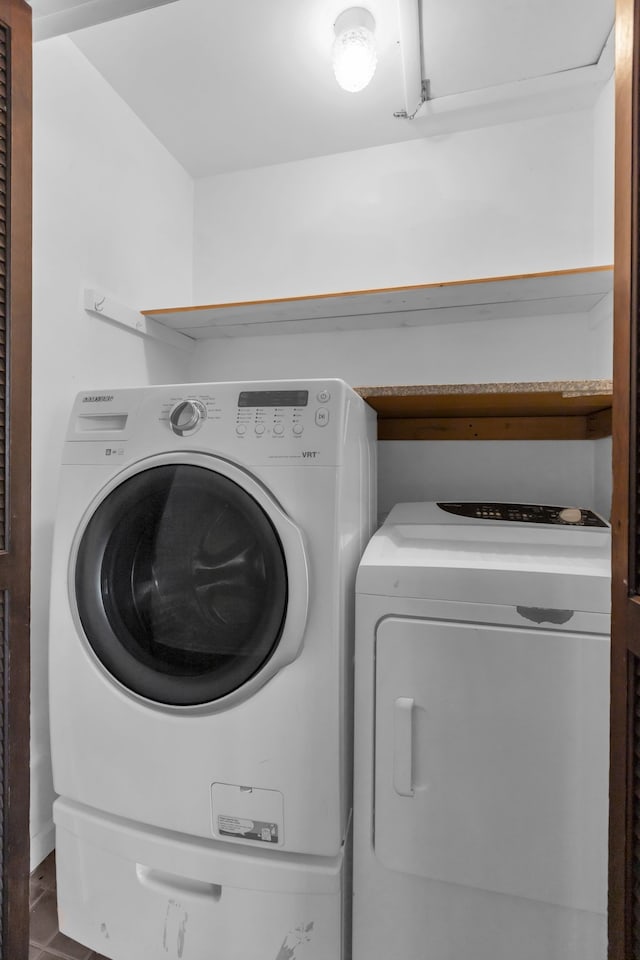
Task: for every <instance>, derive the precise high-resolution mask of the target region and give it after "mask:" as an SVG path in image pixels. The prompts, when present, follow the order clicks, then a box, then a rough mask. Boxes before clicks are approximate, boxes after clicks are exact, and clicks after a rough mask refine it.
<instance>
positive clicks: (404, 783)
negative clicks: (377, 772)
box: [393, 697, 414, 797]
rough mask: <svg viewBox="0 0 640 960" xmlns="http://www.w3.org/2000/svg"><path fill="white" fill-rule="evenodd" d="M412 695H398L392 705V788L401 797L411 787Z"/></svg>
mask: <svg viewBox="0 0 640 960" xmlns="http://www.w3.org/2000/svg"><path fill="white" fill-rule="evenodd" d="M413 707H414V701H413V697H398V699H397V700H396V701H395V703H394V705H393V788H394V790H395V791H396V793H397V794H399V795H400V796H401V797H412V796H413V795H414V789H413Z"/></svg>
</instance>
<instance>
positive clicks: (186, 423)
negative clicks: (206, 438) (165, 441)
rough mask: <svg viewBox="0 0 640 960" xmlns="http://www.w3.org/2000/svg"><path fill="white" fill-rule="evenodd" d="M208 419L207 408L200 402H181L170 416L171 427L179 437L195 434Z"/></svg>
mask: <svg viewBox="0 0 640 960" xmlns="http://www.w3.org/2000/svg"><path fill="white" fill-rule="evenodd" d="M206 419H207V408H206V407H205V405H204V404H203V403H200V401H199V400H181V401H180V402H179V403H176V405H175V407H174V408H173V410H172V411H171V413H170V414H169V425H170V427H171V429H172V430H173V432H174V433H175V434H177V436H179V437H184V436H186V434H188V433H193V432H194V431H195V430H197V429H198V427H199V426H201V424H202V422H203V421H204V420H206Z"/></svg>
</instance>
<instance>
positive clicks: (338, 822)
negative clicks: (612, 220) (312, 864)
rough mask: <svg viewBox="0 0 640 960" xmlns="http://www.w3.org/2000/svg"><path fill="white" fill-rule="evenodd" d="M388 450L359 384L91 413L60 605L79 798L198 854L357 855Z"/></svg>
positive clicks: (171, 397)
mask: <svg viewBox="0 0 640 960" xmlns="http://www.w3.org/2000/svg"><path fill="white" fill-rule="evenodd" d="M374 441H375V415H374V413H373V411H372V410H371V409H370V408H369V407H368V406H367V405H366V404H365V403H364V402H363V401H362V400H361V399H360V397H358V396H357V395H356V393H355V392H354V391H352V390H351V389H350V388H349V387H347V385H346V384H344V383H343V382H342V381H339V380H313V381H293V382H260V383H215V384H190V385H184V386H156V387H145V388H140V389H118V390H101V391H92V392H86V393H82V394H80V395H79V396H78V398H77V400H76V403H75V405H74V408H73V412H72V415H71V420H70V424H69V428H68V433H67V437H66V442H65V445H64V453H63V465H62V474H61V484H60V500H59V506H58V516H57V526H56V533H55V546H54V557H53V580H52V595H51V597H52V599H51V639H50V654H51V667H50V681H51V737H52V753H53V772H54V781H55V789H56V791H57V793H58V794H60V795H61V796H62V797H64V798H68V799H70V800H73V801H77V802H80V803H82V804H85V805H87V806H89V807H91V808H93V809H95V810H98V811H103V812H106V813H109V814H115V815H117V816H120V817H125V818H128V819H130V820H132V821H136V822H138V823H144V824H148V825H155V826H159V827H162V828H165V829H170V830H174V831H178V832H180V833H184V834H190V835H192V836H199V837H206V838H211V837H215V838H217V839H218V840H220V841H232V842H234V843H244V844H257V845H260V846H263V847H265V846H268V847H270V848H277V849H279V850H289V851H296V852H298V853H309V854H324V855H332V854H335V853H336V852H337V851H338V850H339V848H340V846H341V844H342V842H343V839H344V835H345V828H346V819H347V816H348V812H349V809H350V795H349V790H350V787H349V784H350V776H349V773H348V766H349V746H348V742H349V724H350V721H349V715H350V711H351V704H350V701H349V688H350V663H351V660H352V615H353V601H352V593H353V588H354V580H355V572H356V567H357V563H358V561H359V558H360V556H361V553H362V550H363V549H364V546H365V544H366V542H367V539H368V537H369V536H370V534H371V532H372V529H373V523H374V517H375V473H374V450H375V442H374ZM249 824H251V825H249Z"/></svg>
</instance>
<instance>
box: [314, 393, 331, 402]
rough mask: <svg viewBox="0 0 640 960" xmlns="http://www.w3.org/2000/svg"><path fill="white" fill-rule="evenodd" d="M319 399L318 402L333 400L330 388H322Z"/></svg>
mask: <svg viewBox="0 0 640 960" xmlns="http://www.w3.org/2000/svg"><path fill="white" fill-rule="evenodd" d="M317 399H318V403H329V400H331V394H330V393H329V391H328V390H321V391H320V393H319V394H318V398H317Z"/></svg>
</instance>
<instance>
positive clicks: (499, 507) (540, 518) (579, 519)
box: [438, 502, 607, 527]
mask: <svg viewBox="0 0 640 960" xmlns="http://www.w3.org/2000/svg"><path fill="white" fill-rule="evenodd" d="M438 506H439V507H440V509H441V510H444V511H445V512H446V513H452V514H454V515H455V516H457V517H470V518H473V519H474V520H505V521H509V520H511V521H514V522H516V523H547V524H561V525H563V526H569V527H606V526H607V524H606V523H605V521H604V520H603V519H602V518H601V517H599V516H598V514H597V513H594V512H593V511H592V510H582V509H581V508H580V507H551V506H547V505H545V504H541V503H475V502H472V503H463V502H455V503H438Z"/></svg>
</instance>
